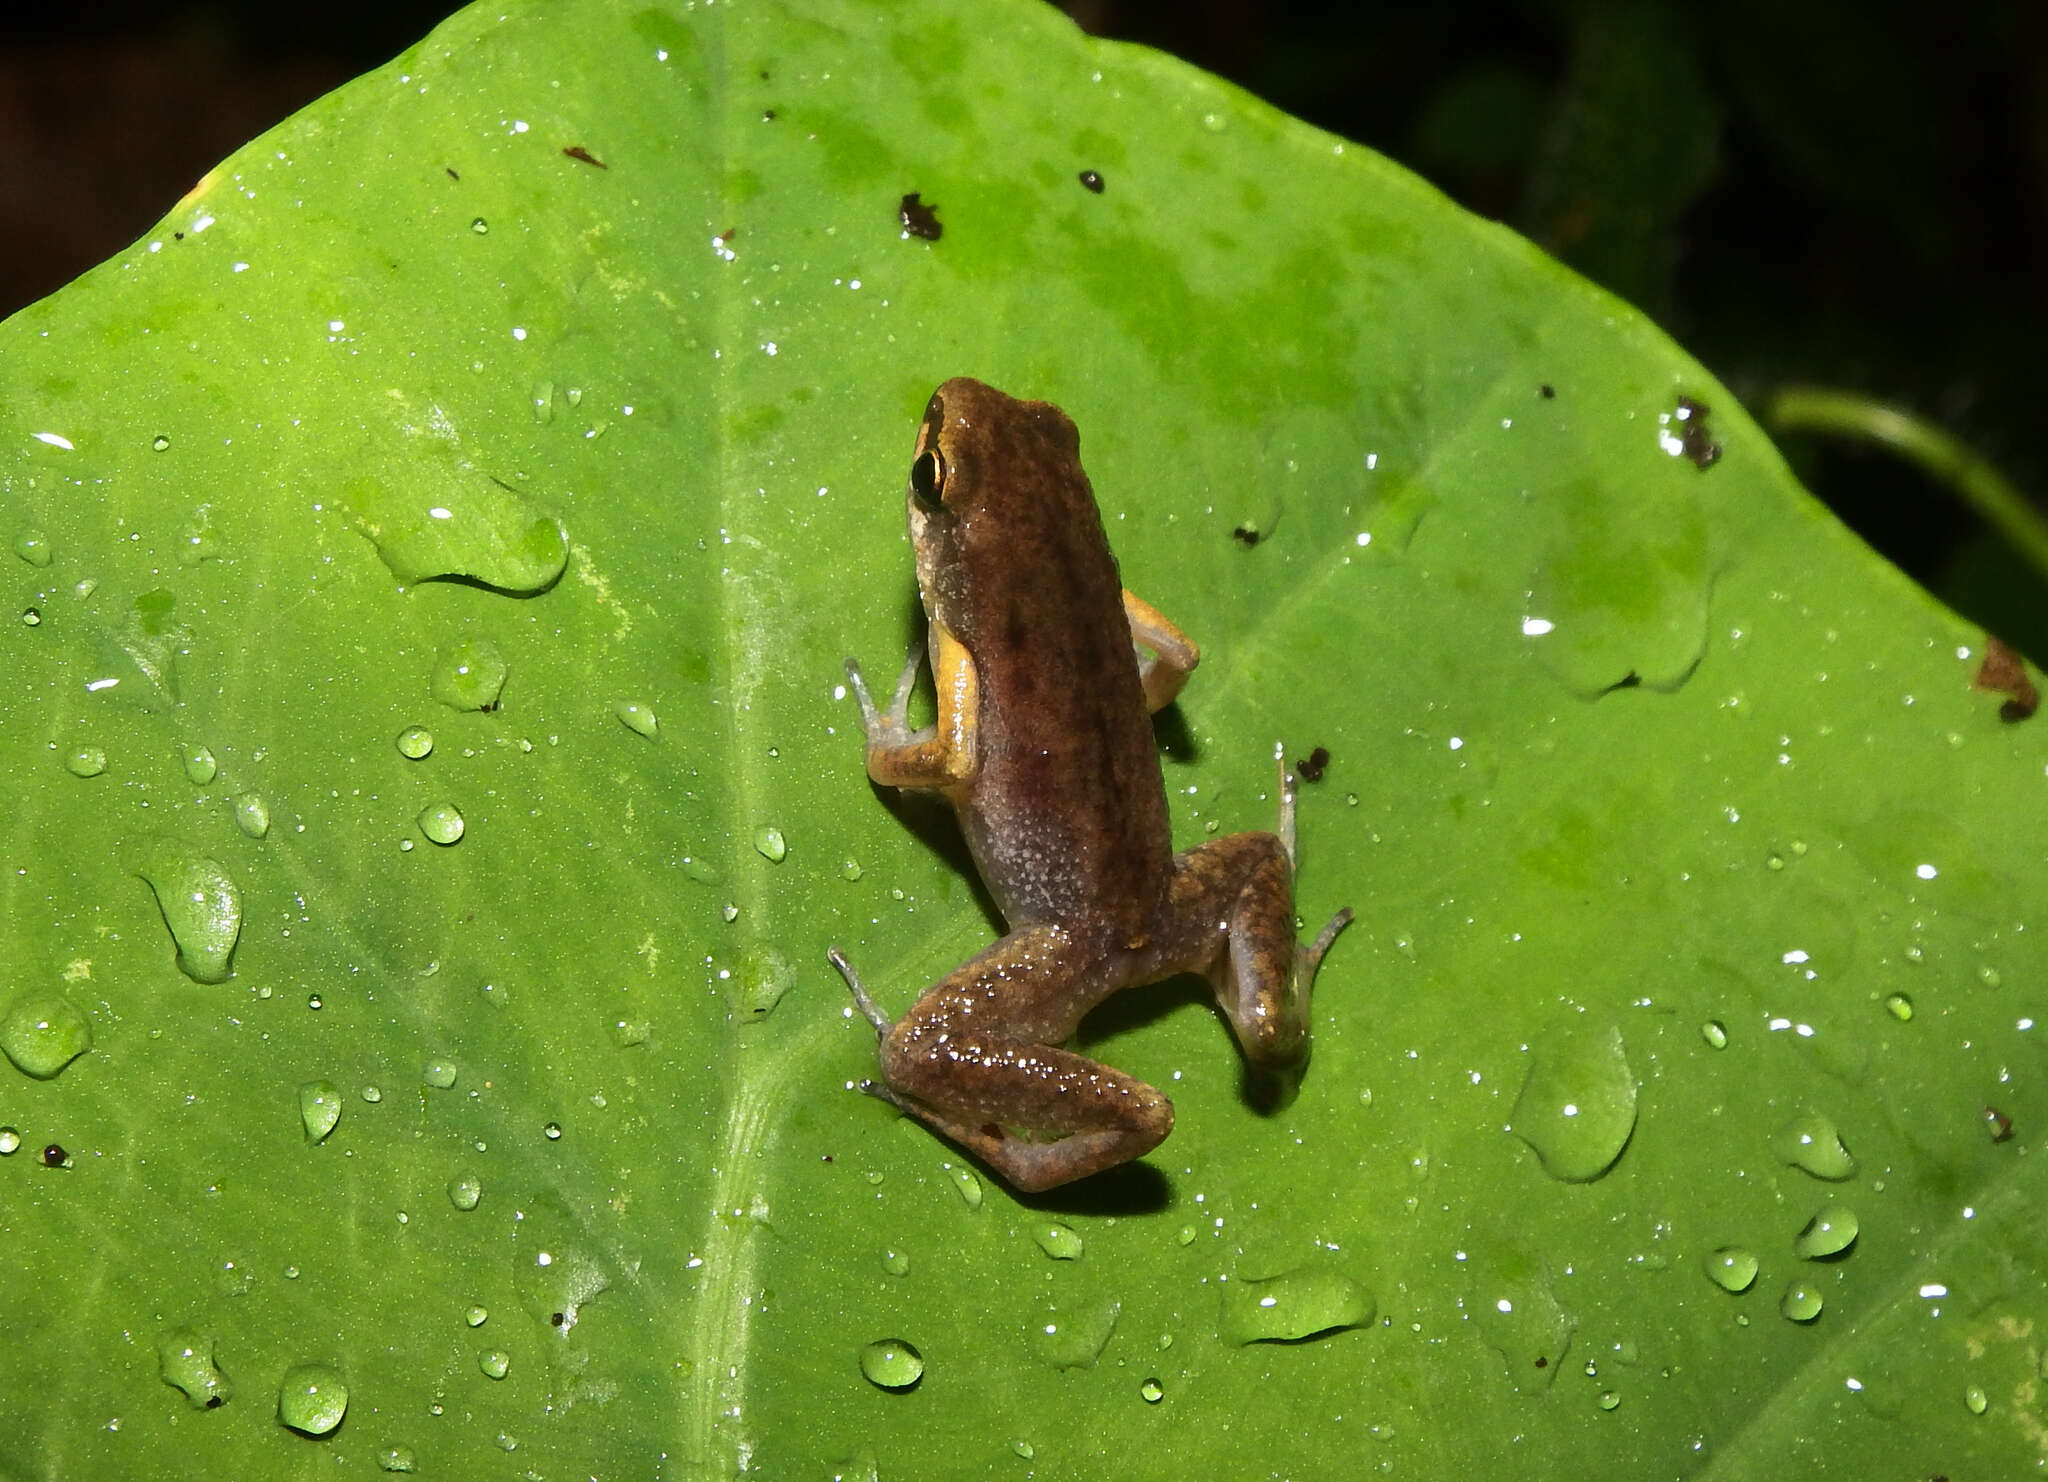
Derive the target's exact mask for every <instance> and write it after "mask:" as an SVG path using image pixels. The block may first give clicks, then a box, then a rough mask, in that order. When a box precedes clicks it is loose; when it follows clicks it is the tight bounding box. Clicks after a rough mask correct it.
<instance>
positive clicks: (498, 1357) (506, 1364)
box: [476, 1348, 512, 1379]
mask: <svg viewBox="0 0 2048 1482" xmlns="http://www.w3.org/2000/svg"><path fill="white" fill-rule="evenodd" d="M476 1366H477V1368H479V1369H481V1370H482V1371H483V1376H484V1378H486V1379H503V1378H504V1377H505V1376H506V1375H507V1374H509V1373H511V1372H512V1355H511V1354H509V1353H507V1352H505V1350H504V1349H502V1348H487V1349H485V1350H484V1351H483V1352H482V1353H480V1354H478V1355H477V1356H476Z"/></svg>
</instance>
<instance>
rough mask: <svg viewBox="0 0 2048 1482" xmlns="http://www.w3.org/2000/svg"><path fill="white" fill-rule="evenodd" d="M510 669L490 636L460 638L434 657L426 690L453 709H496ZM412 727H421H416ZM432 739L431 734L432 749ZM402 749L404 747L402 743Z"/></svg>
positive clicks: (430, 744)
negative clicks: (432, 670) (432, 669)
mask: <svg viewBox="0 0 2048 1482" xmlns="http://www.w3.org/2000/svg"><path fill="white" fill-rule="evenodd" d="M511 672H512V667H511V665H509V664H507V663H506V662H505V655H504V654H503V653H501V652H500V651H499V649H498V645H497V644H495V643H493V642H491V640H490V639H488V638H463V639H458V640H457V641H456V642H454V643H451V644H449V645H448V646H447V647H446V648H444V649H442V650H441V653H440V656H439V657H438V658H436V659H435V660H434V672H433V673H432V674H431V675H429V676H428V679H427V693H429V694H430V695H432V696H433V697H434V698H435V699H436V700H439V701H440V702H441V703H442V704H443V705H446V706H447V707H448V708H449V709H450V710H495V709H497V708H498V700H499V697H500V696H501V695H503V694H504V692H505V680H506V678H507V676H509V675H510V674H511ZM412 729H413V730H418V729H419V728H418V727H417V726H415V727H413V728H412ZM401 734H402V735H403V734H409V732H408V733H401ZM432 740H433V738H432V737H428V743H429V749H430V750H431V749H432ZM400 749H401V750H403V749H404V748H403V747H402V746H401V747H400ZM422 755H424V753H422Z"/></svg>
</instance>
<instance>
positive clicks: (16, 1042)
mask: <svg viewBox="0 0 2048 1482" xmlns="http://www.w3.org/2000/svg"><path fill="white" fill-rule="evenodd" d="M91 1048H92V1023H91V1021H90V1020H88V1019H87V1018H86V1017H85V1014H84V1013H83V1012H82V1011H81V1010H80V1009H79V1008H78V1006H77V1005H76V1004H74V1003H72V1002H71V1000H70V999H68V998H66V997H65V996H64V995H63V994H61V993H47V992H46V993H31V994H29V995H28V996H27V997H25V998H23V999H22V1000H21V1001H20V1002H19V1003H17V1004H16V1005H15V1006H14V1007H13V1008H12V1009H10V1010H9V1011H8V1014H7V1018H6V1019H5V1020H4V1021H0V1052H4V1053H5V1054H6V1056H7V1058H8V1059H9V1060H12V1061H13V1062H14V1068H15V1069H16V1070H18V1071H20V1072H21V1073H22V1074H23V1075H26V1076H33V1077H34V1078H35V1079H36V1080H39V1081H47V1080H49V1079H50V1078H51V1077H52V1076H54V1075H55V1074H57V1072H58V1071H60V1070H62V1069H63V1068H64V1067H65V1066H67V1065H69V1064H70V1063H71V1062H72V1061H74V1060H76V1059H77V1058H78V1057H79V1056H80V1055H83V1054H84V1053H85V1052H86V1051H87V1050H89V1049H91Z"/></svg>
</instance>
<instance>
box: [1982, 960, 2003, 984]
mask: <svg viewBox="0 0 2048 1482" xmlns="http://www.w3.org/2000/svg"><path fill="white" fill-rule="evenodd" d="M1977 981H1978V982H1980V983H1982V984H1983V985H1984V986H1985V987H1986V988H1996V987H1997V986H1998V985H1999V984H2000V983H2002V982H2004V981H2005V980H2004V979H2003V978H2001V977H2000V976H1999V975H1998V969H1997V968H1995V967H1993V966H1992V965H1991V964H1990V963H1988V962H1987V963H1985V964H1984V965H1983V966H1982V967H1980V968H1978V969H1977Z"/></svg>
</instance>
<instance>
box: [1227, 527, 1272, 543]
mask: <svg viewBox="0 0 2048 1482" xmlns="http://www.w3.org/2000/svg"><path fill="white" fill-rule="evenodd" d="M1230 538H1231V539H1232V540H1234V541H1236V542H1237V543H1238V544H1239V545H1241V546H1243V547H1244V548H1245V549H1246V550H1250V549H1251V548H1252V547H1253V546H1255V545H1257V544H1258V543H1259V542H1260V541H1261V540H1263V539H1264V538H1265V537H1264V536H1262V535H1260V534H1259V527H1258V526H1257V525H1253V524H1250V523H1246V524H1243V525H1239V526H1238V527H1237V528H1236V529H1235V530H1233V531H1231V532H1230Z"/></svg>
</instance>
